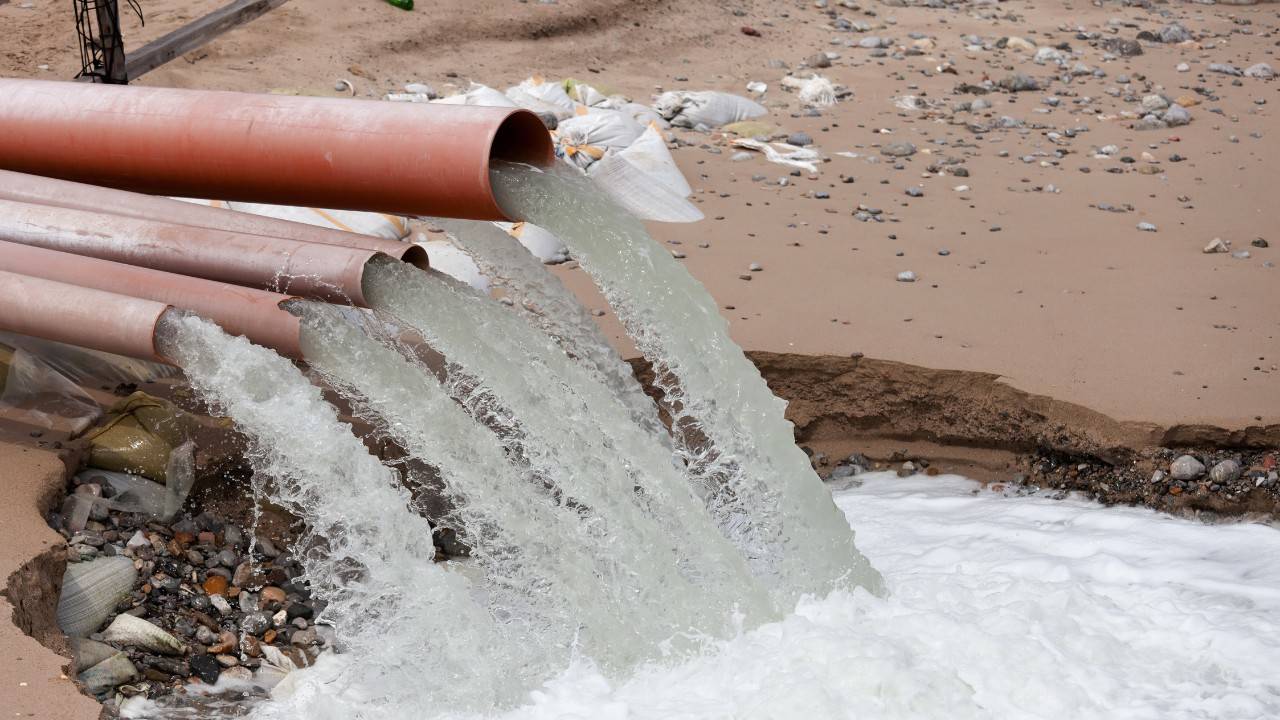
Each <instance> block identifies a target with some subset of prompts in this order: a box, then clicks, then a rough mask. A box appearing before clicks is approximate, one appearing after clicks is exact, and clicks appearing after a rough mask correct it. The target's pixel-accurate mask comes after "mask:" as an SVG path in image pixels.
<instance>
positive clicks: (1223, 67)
mask: <svg viewBox="0 0 1280 720" xmlns="http://www.w3.org/2000/svg"><path fill="white" fill-rule="evenodd" d="M1209 72H1216V73H1222V74H1223V75H1231V76H1232V77H1240V76H1241V75H1243V74H1244V73H1242V72H1240V68H1238V67H1236V66H1235V65H1232V64H1231V63H1209Z"/></svg>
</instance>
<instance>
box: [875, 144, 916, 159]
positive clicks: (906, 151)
mask: <svg viewBox="0 0 1280 720" xmlns="http://www.w3.org/2000/svg"><path fill="white" fill-rule="evenodd" d="M880 154H881V155H888V156H889V157H910V156H912V155H915V154H916V146H915V145H912V144H911V143H909V142H898V143H889V144H888V145H885V146H884V147H882V148H880Z"/></svg>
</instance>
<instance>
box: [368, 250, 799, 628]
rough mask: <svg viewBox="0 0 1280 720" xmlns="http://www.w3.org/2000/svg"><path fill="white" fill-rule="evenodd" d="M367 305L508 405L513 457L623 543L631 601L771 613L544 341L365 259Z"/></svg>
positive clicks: (730, 550)
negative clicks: (514, 428)
mask: <svg viewBox="0 0 1280 720" xmlns="http://www.w3.org/2000/svg"><path fill="white" fill-rule="evenodd" d="M365 278H366V282H365V292H366V298H367V299H368V300H369V303H370V307H371V308H373V309H375V310H377V311H380V312H385V313H387V314H389V315H391V316H393V317H395V318H397V319H398V320H399V321H400V322H402V323H404V324H405V325H408V326H410V327H412V328H414V329H415V330H417V331H419V332H420V333H421V334H422V336H423V337H424V338H426V340H427V341H428V342H429V343H430V345H431V346H432V347H433V348H435V349H436V350H438V351H439V352H441V353H442V354H443V355H444V356H445V357H446V358H448V359H449V361H450V362H452V363H457V364H458V365H460V366H461V367H462V368H463V369H464V370H465V371H466V372H467V373H468V374H469V375H470V376H471V377H473V378H476V379H478V380H479V381H480V382H482V383H483V385H484V390H485V391H487V392H490V393H492V395H493V396H494V397H495V398H496V399H497V400H498V401H499V402H501V403H502V405H503V406H504V407H505V408H507V409H508V410H509V411H510V413H511V416H512V417H514V418H515V419H516V421H517V422H518V423H519V425H520V431H521V432H520V436H521V444H520V448H519V452H520V454H521V455H522V456H523V457H525V458H527V459H528V461H529V463H530V465H531V466H532V467H533V468H534V469H535V471H536V472H537V473H539V474H540V475H541V476H543V477H545V478H549V479H552V480H553V482H555V483H556V492H559V493H562V494H563V496H564V497H566V498H569V499H571V501H572V502H573V503H574V505H575V506H578V507H581V508H583V510H584V512H587V513H590V514H591V515H592V516H593V517H594V518H595V519H594V522H601V523H605V524H606V526H607V528H608V532H609V533H610V534H612V535H613V536H615V537H617V538H626V540H625V542H627V543H628V544H629V545H630V547H631V548H632V551H633V552H634V553H635V561H636V562H637V563H638V564H641V565H643V566H645V567H647V571H646V574H647V575H648V576H649V577H650V578H651V581H650V582H649V583H648V588H647V592H646V593H645V595H644V596H641V597H639V598H637V600H638V601H648V602H652V603H654V604H655V605H666V606H667V612H671V613H676V615H675V616H674V622H675V623H676V624H675V625H673V628H674V627H676V625H678V626H681V627H682V628H685V629H687V628H699V629H701V630H702V631H704V632H709V633H712V634H722V633H723V632H726V631H728V630H729V629H730V624H731V621H730V618H731V617H732V615H733V613H734V611H735V609H736V611H738V612H741V613H742V614H743V615H745V616H746V617H747V618H748V619H749V620H750V621H752V622H755V621H758V620H760V619H763V618H765V617H771V616H773V615H774V613H775V610H774V608H773V607H772V605H771V603H770V602H769V600H768V597H767V595H766V594H765V593H764V591H763V588H762V587H761V586H759V585H758V584H757V583H756V581H755V580H754V579H753V578H752V577H751V575H750V573H749V571H748V569H747V567H746V565H745V563H744V562H743V559H742V557H741V555H740V554H739V553H738V552H737V551H736V549H735V548H734V547H733V546H732V545H731V544H730V543H728V542H727V541H726V540H725V539H724V538H723V537H721V535H720V533H719V532H717V530H716V528H715V526H714V525H713V524H712V523H711V522H710V521H709V519H708V518H707V516H706V513H705V511H704V510H703V508H702V505H701V502H700V501H699V500H698V498H697V497H695V496H694V494H693V492H692V490H691V488H690V487H689V485H688V483H687V482H685V480H684V478H683V476H682V474H681V473H680V472H679V471H678V470H677V469H676V468H675V467H674V466H673V464H672V460H671V456H670V454H669V452H668V451H667V450H666V449H665V448H663V447H662V445H660V444H658V443H656V442H654V441H653V439H652V438H651V436H650V434H649V433H647V432H644V431H643V430H641V429H640V428H638V427H637V426H636V424H635V423H634V421H633V420H632V417H631V414H630V412H629V411H628V408H627V406H626V405H624V404H623V403H622V402H621V401H620V400H619V398H618V396H617V395H616V394H615V393H614V392H612V391H611V390H610V389H609V388H608V387H606V386H605V385H603V384H601V382H600V381H599V380H597V378H596V377H595V376H594V375H593V374H592V373H590V372H588V371H587V370H586V369H584V368H583V367H581V366H580V365H578V364H577V363H574V362H572V361H570V360H569V358H568V357H566V356H565V354H564V352H563V351H562V350H561V349H560V348H559V347H558V346H557V345H556V344H555V343H554V342H553V341H552V340H551V339H550V338H548V337H547V336H546V335H544V334H543V333H541V332H539V331H538V330H537V329H536V328H533V327H531V326H530V325H528V324H527V323H526V322H525V321H524V320H523V319H521V318H520V317H519V316H517V315H515V314H514V313H511V312H508V311H507V310H506V309H504V308H503V307H502V306H501V305H500V304H498V303H495V302H493V301H492V300H491V299H490V298H488V297H485V296H483V295H479V294H477V293H476V292H475V291H473V290H472V289H471V288H470V287H468V286H466V285H463V284H461V283H459V282H457V281H455V280H453V279H451V278H449V277H447V276H445V275H442V274H440V273H437V272H434V271H428V272H422V271H420V270H418V269H416V268H413V267H410V266H407V265H405V264H404V263H395V262H381V261H379V260H376V259H375V260H374V261H372V262H371V263H370V264H369V266H368V268H367V271H366V275H365Z"/></svg>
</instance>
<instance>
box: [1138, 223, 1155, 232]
mask: <svg viewBox="0 0 1280 720" xmlns="http://www.w3.org/2000/svg"><path fill="white" fill-rule="evenodd" d="M1138 229H1139V230H1141V231H1142V232H1155V231H1156V226H1155V223H1149V222H1140V223H1138Z"/></svg>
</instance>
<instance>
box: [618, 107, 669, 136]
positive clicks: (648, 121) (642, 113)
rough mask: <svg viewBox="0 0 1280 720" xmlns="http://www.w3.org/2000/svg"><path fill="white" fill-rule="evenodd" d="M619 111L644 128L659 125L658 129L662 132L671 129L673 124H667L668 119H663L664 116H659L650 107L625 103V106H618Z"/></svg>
mask: <svg viewBox="0 0 1280 720" xmlns="http://www.w3.org/2000/svg"><path fill="white" fill-rule="evenodd" d="M617 109H618V112H620V113H622V114H623V115H626V116H627V117H629V118H631V119H632V120H635V121H636V123H638V124H639V125H642V126H644V127H648V126H650V125H657V126H658V128H659V129H661V130H666V129H667V128H669V127H671V123H669V122H667V119H666V118H664V117H662V115H660V114H658V111H657V110H654V109H653V108H651V107H649V106H648V105H641V104H640V103H635V102H629V103H624V104H623V105H620V106H618V108H617Z"/></svg>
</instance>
